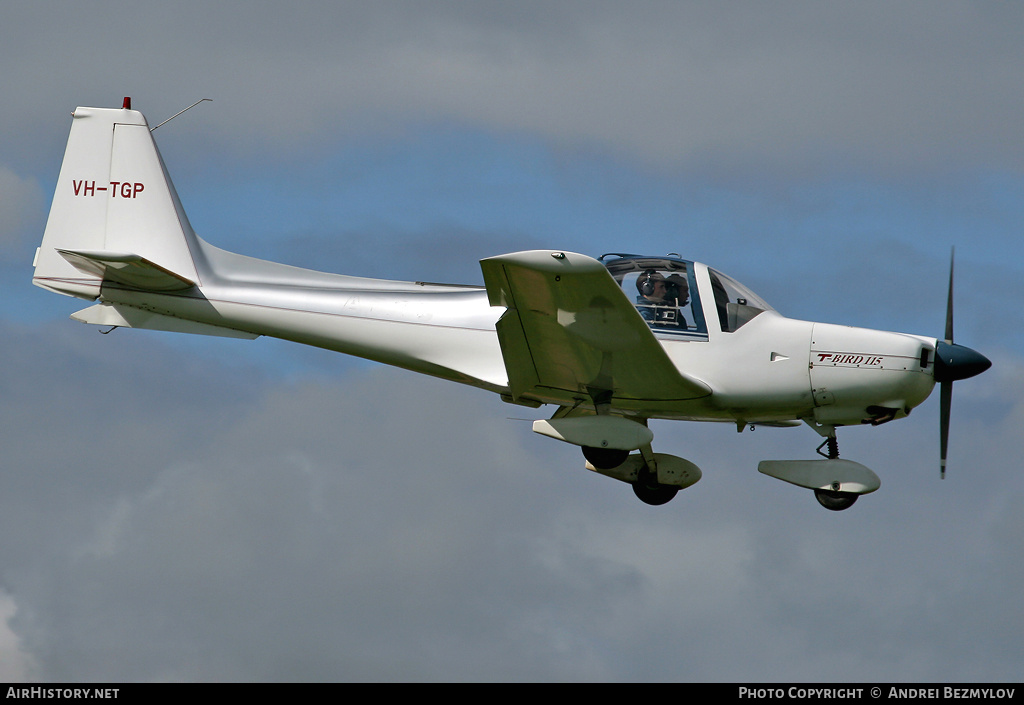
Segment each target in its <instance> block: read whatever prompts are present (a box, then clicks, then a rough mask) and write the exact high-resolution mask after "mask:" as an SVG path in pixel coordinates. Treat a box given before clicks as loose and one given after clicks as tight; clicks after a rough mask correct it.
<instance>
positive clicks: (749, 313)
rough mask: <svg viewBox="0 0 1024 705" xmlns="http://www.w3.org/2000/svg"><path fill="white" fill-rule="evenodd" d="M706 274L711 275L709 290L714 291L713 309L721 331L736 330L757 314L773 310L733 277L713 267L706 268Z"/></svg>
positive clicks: (730, 331) (729, 331)
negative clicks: (715, 311) (716, 314)
mask: <svg viewBox="0 0 1024 705" xmlns="http://www.w3.org/2000/svg"><path fill="white" fill-rule="evenodd" d="M708 275H709V276H710V277H711V290H712V291H714V292H715V309H716V310H717V311H718V322H719V324H721V326H722V331H723V332H725V333H732V332H733V331H737V330H739V329H740V328H742V327H743V325H744V324H746V323H748V322H749V321H751V320H753V318H754V317H756V316H757V315H758V314H761V313H764V312H765V311H772V310H774V309H772V307H771V306H769V305H768V304H766V303H765V302H764V301H763V300H762V299H761V297H759V296H758V295H757V294H755V293H754V292H752V291H750V289H747V288H746V287H745V286H743V285H742V284H740V283H739V282H737V281H736V280H735V279H730V278H729V277H727V276H725V275H724V274H722V273H721V272H716V271H715V270H713V269H709V270H708Z"/></svg>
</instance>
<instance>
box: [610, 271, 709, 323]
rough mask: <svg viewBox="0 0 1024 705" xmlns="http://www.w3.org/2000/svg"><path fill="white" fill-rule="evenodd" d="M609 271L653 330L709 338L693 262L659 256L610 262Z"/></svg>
mask: <svg viewBox="0 0 1024 705" xmlns="http://www.w3.org/2000/svg"><path fill="white" fill-rule="evenodd" d="M606 266H607V267H608V271H609V273H610V274H611V275H612V277H613V278H614V279H615V281H616V282H618V284H619V286H621V287H622V290H623V291H624V292H626V296H628V297H629V298H630V300H631V301H634V302H635V303H634V305H635V306H636V309H637V311H638V312H639V313H640V315H641V316H642V317H643V319H644V320H645V321H647V325H649V326H650V327H651V329H652V330H654V331H655V332H659V333H671V334H674V335H677V336H679V337H684V338H699V339H702V340H706V339H707V332H708V330H707V325H706V324H705V322H704V313H703V311H702V309H701V307H700V296H699V295H698V294H697V286H696V282H695V281H694V278H693V263H692V262H687V261H685V260H677V259H670V258H657V257H624V258H622V259H618V260H613V261H611V262H607V263H606Z"/></svg>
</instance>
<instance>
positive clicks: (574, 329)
mask: <svg viewBox="0 0 1024 705" xmlns="http://www.w3.org/2000/svg"><path fill="white" fill-rule="evenodd" d="M480 265H481V267H482V269H483V278H484V283H485V286H484V287H473V286H470V287H467V286H459V285H448V284H434V283H427V282H401V281H385V280H379V279H366V278H361V277H353V276H344V275H339V274H326V273H321V272H315V271H311V270H306V269H300V268H297V267H291V266H287V265H283V264H277V263H273V262H266V261H262V260H257V259H253V258H251V257H246V256H243V255H238V254H232V253H230V252H226V251H224V250H221V249H218V248H216V247H214V246H213V245H210V244H209V243H207V242H205V241H203V240H202V239H200V238H199V237H197V236H196V234H195V233H194V232H193V230H192V227H191V226H190V224H189V221H188V219H187V218H186V216H185V211H184V210H183V209H182V206H181V203H180V202H179V200H178V196H177V194H176V193H175V190H174V187H173V186H172V184H171V180H170V178H169V177H168V174H167V171H166V169H165V167H164V164H163V161H162V159H161V157H160V154H159V152H158V150H157V147H156V143H155V142H154V141H153V137H152V135H151V130H150V127H149V125H148V123H147V122H146V118H145V117H143V115H142V114H141V113H139V112H137V111H135V110H132V109H131V104H130V100H129V99H127V98H126V99H125V102H124V106H123V107H122V108H121V109H105V108H78V109H76V110H75V112H74V113H73V120H72V124H71V134H70V137H69V138H68V145H67V151H66V153H65V155H64V162H63V165H62V166H61V171H60V176H59V178H58V180H57V188H56V193H55V195H54V198H53V205H52V207H51V210H50V214H49V219H48V221H47V223H46V230H45V233H44V235H43V241H42V245H41V246H40V247H39V249H38V251H37V253H36V257H35V262H34V266H35V273H34V276H33V280H32V281H33V283H35V284H37V285H39V286H41V287H44V288H46V289H49V290H51V291H55V292H58V293H60V294H66V295H70V296H74V297H78V298H81V299H86V300H89V301H93V302H95V303H94V304H93V305H92V306H89V307H88V308H85V309H83V310H81V311H78V312H77V313H74V314H72V318H74V319H75V320H78V321H82V322H84V323H92V324H97V325H101V326H112V327H126V328H149V329H157V330H165V331H177V332H182V333H199V334H206V335H220V336H228V337H235V338H249V339H253V338H257V337H259V336H261V335H266V336H272V337H275V338H281V339H284V340H291V341H294V342H297V343H304V344H306V345H314V346H317V347H320V348H326V349H328V350H335V351H338V352H342V353H347V354H350V355H357V356H359V357H363V358H367V359H370V360H376V361H378V362H382V363H385V364H389V365H396V366H398V367H402V368H405V369H409V370H413V371H416V372H422V373H424V374H428V375H433V376H435V377H440V378H442V379H447V380H452V381H455V382H461V383H463V384H468V385H472V386H474V387H479V388H481V389H486V390H488V391H491V392H494V393H496V394H498V395H500V396H501V398H502V400H504V401H506V402H510V403H512V404H520V405H525V406H529V407H534V408H536V407H540V406H542V405H545V404H551V405H553V406H554V407H555V408H556V411H555V412H554V414H553V415H552V416H551V417H550V418H549V419H542V420H537V421H535V422H534V424H533V430H534V431H536V432H537V433H540V434H543V435H546V436H550V437H552V438H555V439H558V440H561V441H565V442H567V443H571V444H574V445H577V446H580V447H581V448H582V451H583V456H584V458H585V460H586V467H587V468H588V469H590V470H593V471H595V472H598V473H601V474H603V475H606V476H609V477H612V478H615V479H618V480H621V481H623V482H626V483H629V484H631V485H632V486H633V489H634V491H635V493H636V495H637V496H638V497H639V498H640V499H641V500H643V501H644V502H647V503H648V504H663V503H665V502H667V501H669V500H670V499H672V497H673V496H675V494H676V492H677V491H678V490H680V489H682V488H685V487H689V486H690V485H692V484H693V483H695V482H696V481H697V480H699V479H700V477H701V471H700V469H699V468H698V467H697V466H696V465H695V464H694V463H692V462H690V461H688V460H684V459H682V458H679V457H676V456H672V455H667V454H663V453H655V452H653V450H652V448H651V443H652V440H653V437H654V436H653V433H652V432H651V430H650V429H649V428H648V421H649V420H650V419H679V420H687V421H718V422H730V423H734V424H736V427H737V430H739V431H742V430H744V429H745V428H747V427H750V428H754V427H756V426H798V425H801V424H806V425H808V426H810V427H811V428H812V429H814V431H815V432H817V433H818V434H819V435H820V436H821V437H822V438H824V441H823V442H822V443H821V445H819V446H818V448H817V452H818V454H819V455H820V456H822V457H821V458H820V459H813V460H771V461H767V460H766V461H762V462H761V463H760V465H759V467H758V469H759V470H760V472H762V473H764V474H767V475H770V476H772V477H776V478H779V479H781V480H785V481H787V482H790V483H792V484H795V485H798V486H801V487H805V488H808V489H811V490H813V491H814V494H815V496H816V497H817V499H818V501H819V502H820V503H821V504H822V505H823V506H825V507H826V508H828V509H832V510H840V509H846V508H847V507H849V506H850V505H852V504H853V503H854V501H855V500H856V499H857V497H858V496H860V495H861V494H866V493H869V492H873V491H874V490H876V489H877V488H878V487H879V486H880V481H879V478H878V476H877V475H876V474H875V473H874V472H873V471H871V470H870V469H868V468H867V467H865V466H863V465H861V464H859V463H856V462H853V461H850V460H845V459H840V458H839V451H838V443H837V440H836V429H837V428H839V427H841V426H847V425H853V424H857V425H859V424H871V425H878V424H882V423H887V422H889V421H893V420H894V419H900V418H903V417H905V416H906V415H907V414H909V413H910V411H911V409H913V408H914V407H916V406H917V405H919V404H921V403H922V402H923V401H924V400H925V399H926V398H927V397H928V395H929V394H930V393H931V391H932V388H933V387H934V385H935V384H936V383H938V384H939V385H940V388H941V395H940V396H941V399H940V404H941V407H940V458H941V464H940V467H941V470H942V472H943V474H944V473H945V465H946V449H947V439H948V433H949V409H950V404H951V398H952V397H951V394H952V383H953V382H954V381H956V380H960V379H965V378H967V377H971V376H974V375H976V374H979V373H981V372H983V371H985V370H986V369H988V367H989V366H990V365H991V363H990V362H989V361H988V360H987V359H986V358H985V357H984V356H983V355H981V354H980V353H977V352H975V351H974V350H971V349H970V348H967V347H964V346H961V345H958V344H954V343H953V317H952V310H953V309H952V305H953V304H952V296H953V274H952V264H951V266H950V281H949V300H948V301H947V314H946V331H945V337H944V338H940V339H936V338H930V337H921V336H916V335H905V334H901V333H888V332H882V331H876V330H867V329H862V328H851V327H847V326H840V325H831V324H827V323H812V322H807V321H796V320H791V319H789V318H785V317H783V316H781V315H780V314H778V313H777V312H776V311H775V310H774V309H772V308H771V306H769V305H768V304H767V303H765V302H764V301H763V300H762V299H761V298H759V297H758V296H757V295H756V294H754V293H753V292H751V291H750V290H749V289H747V288H746V287H744V286H743V285H742V284H740V283H738V282H736V281H735V280H733V279H730V278H729V277H727V276H725V275H724V274H722V273H721V272H718V271H716V270H714V269H712V268H711V267H708V266H705V265H703V264H700V263H698V262H692V261H689V260H685V259H682V258H679V257H677V256H640V255H633V254H612V255H604V256H603V257H601V258H600V259H592V258H590V257H587V256H584V255H581V254H576V253H573V252H566V251H556V250H552V251H547V250H544V251H530V252H516V253H513V254H505V255H501V256H498V257H491V258H488V259H485V260H482V261H481V263H480ZM823 448H824V449H825V450H824V451H823V450H822V449H823Z"/></svg>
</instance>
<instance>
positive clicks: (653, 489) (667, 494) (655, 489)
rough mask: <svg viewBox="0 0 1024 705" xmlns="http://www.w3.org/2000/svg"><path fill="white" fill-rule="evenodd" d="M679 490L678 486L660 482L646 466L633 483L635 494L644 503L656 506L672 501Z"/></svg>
mask: <svg viewBox="0 0 1024 705" xmlns="http://www.w3.org/2000/svg"><path fill="white" fill-rule="evenodd" d="M678 491H679V488H678V487H674V486H672V485H662V484H659V483H658V480H657V478H656V477H655V476H654V475H652V474H651V471H650V470H648V469H647V467H646V466H645V467H644V468H643V469H642V470H641V471H640V476H639V477H637V479H636V482H634V483H633V494H635V495H636V496H637V497H638V498H639V499H640V501H641V502H643V503H644V504H650V505H652V506H655V507H658V506H661V505H662V504H667V503H668V502H670V501H672V498H673V497H675V496H676V493H677V492H678Z"/></svg>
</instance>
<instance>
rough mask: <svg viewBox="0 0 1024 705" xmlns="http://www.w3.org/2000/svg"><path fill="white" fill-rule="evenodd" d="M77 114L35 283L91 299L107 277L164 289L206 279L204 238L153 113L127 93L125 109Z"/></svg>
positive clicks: (85, 110)
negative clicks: (161, 146)
mask: <svg viewBox="0 0 1024 705" xmlns="http://www.w3.org/2000/svg"><path fill="white" fill-rule="evenodd" d="M72 116H73V120H72V123H71V135H70V136H69V137H68V146H67V150H66V151H65V153H64V163H63V164H62V166H61V169H60V176H59V177H58V179H57V190H56V192H55V193H54V196H53V204H52V206H51V207H50V215H49V218H48V219H47V221H46V231H45V232H44V233H43V242H42V245H41V246H40V247H39V249H38V250H37V252H36V259H35V263H34V266H35V274H34V275H33V277H32V282H33V283H34V284H37V285H38V286H41V287H44V288H46V289H50V290H52V291H56V292H58V293H61V294H68V295H70V296H77V297H79V298H84V299H95V298H96V297H97V296H99V293H100V286H101V284H102V283H103V281H104V280H108V281H116V282H118V283H120V284H123V285H129V286H137V287H138V288H150V286H147V282H149V283H152V282H153V281H156V282H157V285H156V286H155V287H153V288H157V287H159V288H162V289H163V290H168V289H170V288H175V286H174V284H175V283H176V285H177V286H176V288H184V287H188V286H191V285H193V284H199V283H201V282H200V280H199V273H198V271H197V269H196V264H195V260H194V258H193V253H196V254H199V252H200V250H199V246H198V243H197V239H196V236H195V233H194V232H193V231H192V226H191V225H190V224H189V222H188V218H187V217H186V216H185V211H184V210H183V209H182V207H181V203H180V202H179V201H178V195H177V193H175V191H174V185H173V184H172V183H171V179H170V177H169V176H168V175H167V170H166V168H165V167H164V163H163V160H162V159H161V158H160V152H159V151H158V150H157V147H156V143H155V142H154V141H153V138H152V136H151V135H150V130H149V125H148V124H147V122H146V118H145V117H144V116H143V115H142V113H140V112H138V111H135V110H131V109H130V108H129V99H127V98H126V99H125V107H124V108H122V109H120V110H118V109H109V108H77V109H76V110H75V112H74V113H73V114H72ZM133 272H134V274H133ZM172 280H173V281H172Z"/></svg>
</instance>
